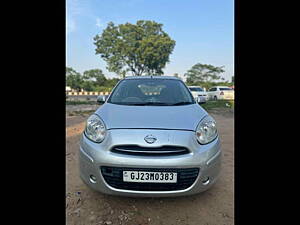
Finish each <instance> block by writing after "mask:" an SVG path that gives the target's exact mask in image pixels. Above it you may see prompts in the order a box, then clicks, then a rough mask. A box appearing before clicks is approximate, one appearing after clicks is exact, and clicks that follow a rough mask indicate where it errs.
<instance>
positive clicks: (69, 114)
mask: <svg viewBox="0 0 300 225" xmlns="http://www.w3.org/2000/svg"><path fill="white" fill-rule="evenodd" d="M94 112H95V110H88V111H73V112H68V116H87V115H91V114H92V113H94Z"/></svg>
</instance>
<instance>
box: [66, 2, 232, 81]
mask: <svg viewBox="0 0 300 225" xmlns="http://www.w3.org/2000/svg"><path fill="white" fill-rule="evenodd" d="M137 20H154V21H155V22H158V23H162V24H163V30H164V31H165V32H166V33H168V35H169V36H170V37H171V39H173V40H175V41H176V45H175V48H174V50H173V52H172V54H171V55H170V62H169V63H167V65H166V67H165V69H164V70H163V71H164V75H169V76H173V75H174V73H178V74H179V75H180V76H181V77H182V78H183V75H184V74H185V73H186V72H187V70H189V69H190V68H191V67H192V66H193V65H195V64H196V63H202V64H212V65H214V66H224V70H225V72H224V73H223V74H221V75H222V77H224V78H225V79H226V80H229V81H231V77H232V76H233V75H234V0H66V63H67V65H66V66H67V67H72V68H73V69H75V70H76V71H78V72H80V73H83V72H84V71H85V70H90V69H101V70H102V71H103V73H104V74H105V75H106V76H107V77H109V78H112V77H118V76H117V75H116V74H115V73H113V72H109V71H108V70H107V69H106V62H105V61H104V60H102V59H101V57H100V55H96V54H95V45H94V43H93V38H94V37H95V36H96V35H97V34H101V33H102V31H103V29H105V28H106V26H107V23H108V22H110V21H112V22H113V23H114V24H115V25H118V24H123V23H126V22H129V23H133V24H135V23H136V21H137Z"/></svg>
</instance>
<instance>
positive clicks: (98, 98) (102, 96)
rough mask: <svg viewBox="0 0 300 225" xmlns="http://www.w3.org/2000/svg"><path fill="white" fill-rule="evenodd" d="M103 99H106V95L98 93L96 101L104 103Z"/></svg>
mask: <svg viewBox="0 0 300 225" xmlns="http://www.w3.org/2000/svg"><path fill="white" fill-rule="evenodd" d="M105 101H106V96H105V95H100V96H98V97H97V102H98V103H99V104H104V103H105Z"/></svg>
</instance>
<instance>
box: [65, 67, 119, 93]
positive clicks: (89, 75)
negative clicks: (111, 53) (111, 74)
mask: <svg viewBox="0 0 300 225" xmlns="http://www.w3.org/2000/svg"><path fill="white" fill-rule="evenodd" d="M119 80H120V79H118V78H112V79H107V78H106V77H105V75H104V74H103V72H102V70H99V69H92V70H87V71H84V72H83V75H81V74H80V73H78V72H76V71H75V70H74V69H73V68H70V67H67V68H66V85H67V86H70V87H71V88H72V89H75V90H76V91H81V89H83V90H84V91H99V92H110V91H111V90H112V88H113V87H114V86H115V85H116V84H117V83H118V82H119Z"/></svg>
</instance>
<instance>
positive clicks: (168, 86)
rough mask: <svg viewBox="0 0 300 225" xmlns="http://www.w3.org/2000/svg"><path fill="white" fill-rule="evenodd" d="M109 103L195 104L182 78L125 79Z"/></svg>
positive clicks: (115, 90)
mask: <svg viewBox="0 0 300 225" xmlns="http://www.w3.org/2000/svg"><path fill="white" fill-rule="evenodd" d="M107 102H108V103H113V104H120V105H176V104H178V105H179V104H194V103H195V101H194V99H193V97H192V95H191V94H190V92H189V91H188V89H187V87H186V86H185V85H184V84H183V82H182V81H180V80H171V79H151V78H140V79H125V80H123V81H121V82H120V83H119V84H118V86H117V87H116V88H115V89H114V91H113V93H112V94H111V96H110V97H109V99H108V100H107Z"/></svg>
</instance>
